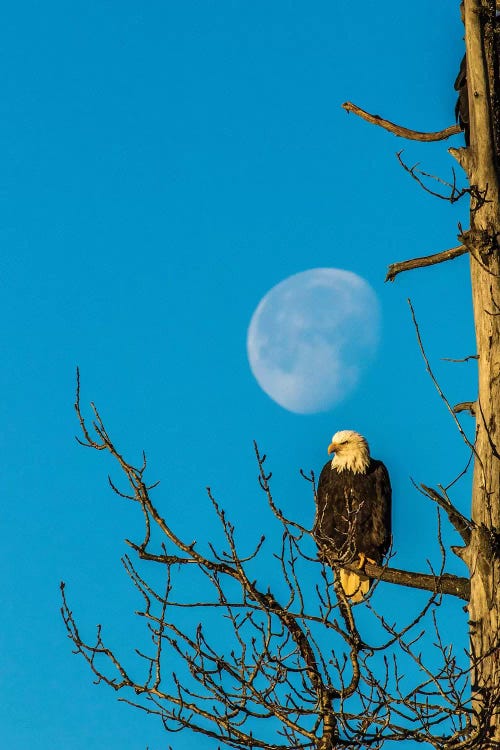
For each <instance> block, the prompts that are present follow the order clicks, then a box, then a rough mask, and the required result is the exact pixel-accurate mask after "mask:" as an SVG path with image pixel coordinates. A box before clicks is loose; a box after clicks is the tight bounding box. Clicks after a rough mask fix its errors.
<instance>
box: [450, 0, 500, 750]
mask: <svg viewBox="0 0 500 750" xmlns="http://www.w3.org/2000/svg"><path fill="white" fill-rule="evenodd" d="M492 6H493V7H492ZM464 23H465V42H466V54H467V87H468V100H469V123H470V145H469V147H468V148H467V149H460V150H459V152H455V153H454V155H455V156H457V158H458V159H459V161H460V163H461V164H462V166H463V167H464V169H465V171H466V172H467V176H468V180H469V185H470V187H471V211H470V231H469V232H467V233H465V236H464V237H463V242H464V245H465V246H466V247H467V249H468V250H469V255H470V268H471V283H472V300H473V306H474V323H475V331H476V340H477V354H478V396H477V405H476V408H475V418H476V441H475V456H474V478H473V491H472V521H473V523H474V526H473V529H472V538H471V543H470V545H468V547H466V548H464V549H463V550H462V553H461V556H462V558H463V559H464V561H465V562H466V563H467V565H468V567H469V570H470V574H471V598H470V604H469V617H470V645H471V656H472V663H473V674H472V690H473V695H474V709H475V711H476V712H477V714H476V720H477V716H479V715H480V714H482V716H483V722H482V723H483V728H482V730H480V737H478V740H479V741H478V743H477V745H478V746H480V747H491V746H495V744H496V743H500V658H499V654H500V651H499V625H500V618H499V613H500V585H499V583H500V561H499V531H500V419H499V417H500V260H499V240H500V205H499V193H500V190H499V175H498V164H497V162H498V158H497V157H498V145H497V144H496V143H495V141H496V138H495V131H496V124H497V122H498V115H499V113H498V101H497V98H498V93H499V92H498V84H497V83H496V79H497V75H498V74H497V72H496V71H497V69H498V59H497V54H496V47H497V44H496V40H495V34H496V31H495V28H496V9H495V2H493V3H491V2H488V1H487V0H464ZM484 720H486V725H485V724H484ZM497 746H498V745H497Z"/></svg>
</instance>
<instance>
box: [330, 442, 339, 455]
mask: <svg viewBox="0 0 500 750" xmlns="http://www.w3.org/2000/svg"><path fill="white" fill-rule="evenodd" d="M336 450H337V446H336V444H335V443H330V445H329V446H328V454H330V453H335V451H336Z"/></svg>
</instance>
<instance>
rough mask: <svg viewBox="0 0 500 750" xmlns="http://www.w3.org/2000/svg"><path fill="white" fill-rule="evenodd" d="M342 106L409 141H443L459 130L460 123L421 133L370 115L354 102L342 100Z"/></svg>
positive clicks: (347, 110) (378, 116)
mask: <svg viewBox="0 0 500 750" xmlns="http://www.w3.org/2000/svg"><path fill="white" fill-rule="evenodd" d="M342 108H343V109H345V111H346V112H353V113H354V114H355V115H358V117H361V118H363V120H366V121H367V122H369V123H371V124H372V125H378V126H379V127H381V128H384V130H388V131H389V133H393V134H394V135H397V136H398V137H399V138H406V139H407V140H410V141H423V142H431V141H444V140H446V138H449V137H450V136H451V135H458V133H460V132H461V128H460V125H450V127H449V128H445V129H444V130H437V131H435V132H433V133H423V132H421V131H420V130H410V129H409V128H403V127H402V126H401V125H396V124H395V123H394V122H390V120H384V118H383V117H380V115H372V114H370V113H369V112H365V110H364V109H361V107H358V106H356V104H353V103H352V102H344V104H343V105H342Z"/></svg>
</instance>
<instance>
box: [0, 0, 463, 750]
mask: <svg viewBox="0 0 500 750" xmlns="http://www.w3.org/2000/svg"><path fill="white" fill-rule="evenodd" d="M0 37H1V39H0V56H1V64H2V69H3V75H2V80H3V91H2V98H1V103H0V107H1V108H2V113H1V117H0V137H1V142H2V155H3V156H2V169H1V170H0V193H1V202H0V236H1V244H2V259H1V261H0V286H1V296H0V305H1V317H2V323H3V325H2V329H1V336H2V344H1V350H2V353H3V357H2V367H1V368H0V389H1V392H2V394H3V398H2V406H1V409H2V427H3V429H2V433H1V435H0V441H1V449H2V456H3V459H2V460H3V472H2V476H1V480H0V482H1V492H2V497H3V512H2V545H1V551H0V555H1V559H2V569H3V571H4V574H3V576H2V578H1V584H0V585H1V589H2V592H1V594H2V602H3V607H2V610H3V614H2V627H1V628H0V646H1V650H2V661H3V667H2V675H1V677H0V696H1V700H0V724H1V726H2V740H3V744H4V745H5V747H9V750H24V749H25V748H27V747H37V748H40V750H45V748H47V749H48V748H51V749H52V748H54V747H66V748H71V750H80V749H81V750H83V748H85V750H94V749H95V750H97V749H98V748H103V747H106V748H107V749H108V750H114V748H120V750H132V749H134V750H135V748H144V747H146V746H149V747H150V748H160V747H165V746H167V745H168V743H169V741H170V739H169V738H166V737H164V735H163V733H162V731H161V727H159V726H158V725H157V724H156V723H155V722H154V721H153V720H148V719H147V718H146V717H144V716H143V715H141V714H138V713H136V712H134V711H132V710H131V709H129V708H127V707H125V706H122V705H119V704H118V703H117V702H116V696H115V695H114V694H111V691H109V690H107V689H105V688H103V687H95V686H94V685H92V682H91V678H90V674H89V672H88V671H87V670H86V668H85V666H84V664H83V663H82V662H81V661H80V660H78V659H77V658H76V657H73V656H72V655H71V648H70V644H69V642H68V641H67V639H66V636H65V631H64V628H63V625H62V622H61V618H60V615H59V605H60V602H59V591H58V585H59V581H60V580H61V579H64V580H65V581H66V582H67V585H68V595H69V597H70V601H71V604H72V606H73V608H74V609H75V612H76V613H77V614H78V616H79V618H80V621H81V623H82V626H87V627H88V628H89V631H88V632H91V631H90V628H92V627H93V626H94V625H95V624H96V623H97V622H102V623H103V624H104V625H105V627H106V629H107V632H110V634H112V633H113V623H114V622H116V621H117V620H118V619H120V620H121V621H124V622H128V621H129V620H130V622H132V621H133V610H134V608H135V607H136V606H137V602H136V600H135V599H134V597H133V595H132V593H131V590H130V586H129V584H128V581H127V579H126V576H125V574H124V572H123V570H122V569H121V565H120V562H119V558H120V555H121V554H123V552H124V551H125V546H124V544H123V539H124V538H125V537H134V536H135V538H138V537H139V535H140V532H141V527H140V517H139V513H138V512H137V509H135V508H134V507H132V506H129V505H127V504H125V503H120V502H119V501H118V499H117V498H115V497H113V496H112V494H111V493H110V492H109V490H108V489H107V486H106V475H107V471H108V470H109V465H108V464H107V463H106V461H105V460H103V458H102V457H101V456H99V455H97V454H95V455H94V454H92V453H91V452H89V451H86V450H84V449H83V448H80V447H78V446H77V444H76V442H75V440H74V435H75V433H76V432H77V426H78V425H77V422H76V419H75V415H74V412H73V401H74V387H75V368H76V366H77V365H79V366H80V368H81V376H82V399H83V402H84V403H87V402H88V401H90V400H94V401H95V402H96V403H97V405H98V406H99V407H100V409H101V412H102V415H103V417H104V418H105V421H106V424H107V426H108V429H109V431H110V433H111V435H112V436H113V437H114V438H115V440H116V442H117V444H118V445H119V447H120V448H121V449H122V450H123V451H124V452H126V453H128V455H129V456H130V457H131V458H132V459H133V460H136V458H137V457H138V456H139V455H140V451H141V450H142V449H143V448H144V449H145V450H146V451H147V453H148V456H149V461H150V466H151V478H152V479H154V480H156V479H160V480H161V486H160V488H159V489H158V491H157V495H156V501H157V503H158V505H159V506H160V507H161V508H162V510H163V512H164V513H165V514H166V515H168V514H169V513H170V514H171V517H172V518H173V519H175V523H176V524H177V528H179V529H180V530H182V531H183V532H185V533H186V534H188V535H191V536H197V535H199V534H203V533H205V531H206V529H210V528H211V523H212V522H211V520H210V518H211V516H210V514H209V512H208V506H207V500H206V497H205V494H204V488H205V486H206V485H210V486H211V487H212V488H213V490H214V493H215V494H216V496H217V498H218V499H219V500H220V502H221V503H222V504H223V505H224V507H225V508H226V509H227V511H228V513H229V514H230V515H231V516H232V517H233V518H234V520H235V521H236V523H238V520H240V522H241V523H243V524H244V525H245V528H246V529H248V535H249V538H250V537H251V536H252V534H255V535H258V534H260V532H261V531H262V526H263V524H265V518H266V517H267V516H266V515H265V508H264V506H263V503H262V500H261V499H260V497H259V494H258V488H257V483H256V467H255V462H254V459H253V453H252V450H253V449H252V440H253V439H256V440H257V441H258V442H259V444H260V445H261V447H262V449H263V450H265V451H266V453H267V454H268V456H269V462H270V468H272V469H273V471H274V490H275V494H276V497H277V499H278V500H279V504H280V506H281V507H283V508H284V509H285V508H286V511H287V512H288V514H289V515H295V516H296V517H297V518H298V519H300V520H302V521H303V522H304V523H310V522H312V517H313V512H314V511H313V507H312V503H311V498H310V494H308V493H307V491H306V490H305V489H304V483H303V480H300V477H299V476H298V470H299V468H304V469H306V470H308V469H311V468H313V469H315V470H316V471H318V470H319V469H320V468H321V466H322V465H323V463H324V461H325V460H326V458H327V456H326V446H327V444H328V442H329V439H330V437H331V435H332V433H333V432H335V431H336V430H337V429H343V428H354V429H358V430H359V431H360V432H362V433H363V434H365V435H366V436H367V438H368V439H369V442H370V444H371V446H372V450H373V453H374V455H376V456H377V457H380V458H383V459H384V461H385V462H386V464H387V465H388V467H389V469H390V472H391V477H392V481H393V488H394V504H395V510H394V535H395V548H396V550H397V553H398V557H397V563H398V565H399V566H400V567H404V566H405V565H406V566H408V567H410V568H414V569H419V568H420V569H423V568H424V567H425V560H426V559H427V558H433V557H434V556H435V549H436V543H435V540H434V537H433V531H432V530H433V529H434V509H433V508H430V507H429V504H427V503H426V501H424V500H423V498H421V497H420V496H419V495H417V493H416V492H415V491H414V490H413V488H412V487H411V484H410V480H409V477H410V476H412V477H414V478H415V479H416V480H418V481H423V482H425V483H427V484H437V483H442V484H447V483H448V482H450V481H451V480H452V479H453V478H454V477H455V476H456V475H457V474H458V472H459V471H460V470H461V469H462V468H463V466H464V465H465V462H466V460H467V457H468V456H467V452H466V449H465V447H464V445H463V443H462V442H461V438H460V436H459V435H458V433H457V431H456V429H455V427H454V426H453V424H452V421H451V418H450V416H449V415H448V414H447V413H446V410H445V408H444V407H443V405H442V403H441V402H440V399H439V397H438V395H437V393H436V392H435V390H434V388H433V386H432V383H431V382H430V380H429V378H428V376H427V375H426V373H425V368H424V365H423V362H422V359H421V356H420V353H419V351H418V347H417V343H416V339H415V333H414V330H413V328H412V324H411V318H410V314H409V310H408V305H407V302H406V300H407V297H411V299H412V301H413V304H414V307H415V311H416V315H417V318H418V321H419V324H420V326H421V333H422V336H423V339H424V343H425V345H426V348H427V352H428V355H429V357H430V359H431V361H432V363H433V365H434V366H435V370H436V374H437V375H438V376H439V378H440V380H441V383H442V386H443V388H444V389H445V391H446V393H447V395H448V396H449V399H450V401H451V402H452V403H455V402H457V401H462V400H468V399H471V398H474V395H475V367H474V363H468V364H450V363H447V362H444V361H442V359H441V358H443V357H456V358H459V357H464V356H466V355H469V354H472V353H474V339H473V327H472V316H471V310H470V289H469V279H468V265H467V259H466V258H464V257H462V258H460V259H458V260H456V261H454V262H453V263H452V264H447V265H443V266H440V267H436V268H433V269H428V270H422V271H420V272H416V273H411V274H406V275H404V276H402V277H400V278H399V279H398V280H397V281H396V282H395V283H394V284H391V285H388V284H384V276H385V271H386V267H387V265H388V264H389V263H390V262H393V261H397V260H402V259H405V258H410V257H413V256H418V255H425V254H428V253H432V252H437V251H439V250H442V249H445V248H448V247H452V246H454V245H455V244H457V240H456V234H457V224H458V222H462V223H463V225H464V227H466V226H467V206H466V203H465V202H463V203H459V204H458V205H456V206H450V205H449V204H448V203H446V202H443V201H439V200H436V199H433V198H432V197H430V196H429V195H426V194H425V193H423V192H422V191H421V190H420V189H419V188H418V187H417V185H416V184H415V183H414V182H412V181H411V179H410V178H409V176H408V175H406V174H405V173H403V171H402V169H401V167H400V166H399V165H398V163H397V160H396V158H395V152H396V151H397V150H399V149H401V148H404V149H405V158H406V159H407V160H408V162H410V163H414V162H416V161H420V162H421V163H422V168H424V169H426V171H429V172H432V173H436V174H439V175H440V176H442V177H444V178H449V177H450V176H451V169H452V167H453V166H454V162H453V160H452V159H451V157H450V156H449V155H448V154H447V152H446V147H447V144H443V143H441V144H433V145H424V144H411V143H406V142H403V141H401V140H400V139H396V138H395V137H394V136H391V135H389V134H387V133H385V132H383V131H382V130H381V129H378V128H374V127H372V126H369V125H368V124H366V123H364V122H362V121H360V120H358V119H356V118H355V117H354V116H352V115H350V116H348V115H347V114H346V113H345V112H344V111H343V110H342V109H341V104H342V102H343V101H345V100H346V99H350V100H352V101H354V102H355V103H357V104H359V105H360V106H362V107H365V108H366V109H367V110H369V111H372V112H376V113H379V114H381V115H383V116H384V117H387V118H389V119H392V120H394V121H397V122H399V123H400V124H403V125H406V126H409V127H413V128H415V129H422V130H437V129H440V128H443V127H446V126H448V125H450V124H452V122H453V110H454V103H455V101H454V99H455V97H454V92H453V81H454V78H455V72H456V69H457V67H458V64H459V61H460V58H461V54H462V49H463V47H462V45H463V43H462V41H461V37H462V28H461V24H460V19H459V13H458V3H457V2H440V3H436V2H435V0H421V2H420V3H418V4H410V5H408V4H401V3H400V2H396V0H388V1H387V2H386V3H384V4H383V5H381V4H380V3H375V2H367V3H365V4H364V5H363V6H362V13H360V12H359V10H358V8H355V7H354V6H353V5H352V4H348V3H340V2H323V0H318V2H315V3H305V2H292V0H288V1H285V0H273V1H272V2H261V1H260V0H257V1H254V2H251V3H250V2H242V1H239V2H236V1H230V0H220V1H219V2H209V1H208V0H205V1H204V2H202V1H201V0H199V1H198V2H195V1H194V0H183V1H182V2H176V3H174V2H169V1H168V0H167V2H157V1H156V0H152V1H151V2H149V3H138V2H131V1H129V0H122V2H119V3H118V2H116V1H113V2H111V1H110V0H101V2H86V3H83V2H80V1H79V0H75V1H74V2H72V3H63V2H49V3H39V2H35V0H31V1H28V2H23V1H22V0H21V1H20V2H18V3H11V4H9V6H8V7H7V6H6V7H5V9H4V12H3V19H2V24H1V28H0ZM452 143H453V145H459V144H460V143H461V139H460V137H458V138H455V139H454V141H453V142H450V143H449V145H452ZM457 172H459V170H458V168H457ZM459 177H460V175H459ZM315 267H337V268H342V269H345V270H349V271H353V272H355V273H358V274H360V275H361V276H363V277H364V278H365V279H366V280H367V281H368V282H369V283H370V284H371V286H372V287H373V289H374V290H375V292H376V293H377V295H378V297H379V302H380V305H381V310H382V333H381V336H382V339H381V344H380V347H379V351H378V355H377V357H376V358H375V360H374V361H373V362H372V363H371V365H370V368H369V369H368V371H367V372H366V374H365V376H364V378H363V380H362V382H361V384H360V386H359V387H358V389H357V390H356V391H355V392H353V393H352V394H351V395H350V396H349V397H348V398H347V399H346V400H345V401H344V402H342V403H341V404H340V405H338V406H337V407H336V408H335V409H332V410H331V411H329V412H326V413H321V414H317V415H312V416H311V415H310V416H303V415H302V416H301V415H297V414H292V413H290V412H287V411H285V410H283V409H282V408H281V407H279V406H278V405H277V404H275V403H274V402H273V401H271V400H270V399H269V398H268V396H266V395H265V394H264V393H263V392H262V391H261V390H260V388H259V387H258V385H257V383H256V381H255V379H254V378H253V376H252V374H251V372H250V370H249V367H248V363H247V358H246V349H245V338H246V330H247V326H248V323H249V321H250V318H251V315H252V313H253V311H254V309H255V307H256V306H257V304H258V302H259V300H260V299H261V298H262V297H263V295H264V294H265V293H266V292H267V291H268V290H269V289H270V288H271V287H272V286H274V285H275V284H277V283H279V282H280V281H282V280H283V279H285V278H287V277H288V276H290V275H291V274H294V273H298V272H300V271H303V270H306V269H309V268H315ZM467 419H468V418H467V417H464V425H466V427H467V428H468V429H469V431H470V428H471V427H472V424H471V423H469V422H468V421H467ZM469 483H470V478H466V479H465V480H464V481H463V482H462V483H461V484H460V485H459V487H458V488H457V489H456V490H455V492H454V499H455V500H456V502H457V504H458V505H459V506H460V507H461V508H462V509H463V510H464V511H467V508H468V487H469ZM306 489H307V488H306ZM261 511H262V515H261ZM450 540H452V541H453V543H456V541H457V540H456V539H455V538H454V537H452V536H450ZM449 567H450V569H451V570H452V571H454V572H459V573H461V574H463V573H464V571H463V569H462V568H461V567H460V564H459V563H458V562H456V563H455V562H454V561H453V560H450V566H449ZM382 595H383V596H385V597H386V598H387V602H388V606H393V607H395V608H396V609H397V608H398V607H399V608H400V606H401V605H400V602H401V601H402V600H401V599H399V598H398V597H400V594H398V592H397V591H396V590H395V589H394V588H391V587H389V586H385V587H384V588H383V592H382V587H379V591H378V592H377V596H382ZM462 626H463V627H464V628H465V622H462V623H457V626H456V627H457V628H458V629H459V628H461V627H462ZM134 628H135V626H134V625H132V624H131V625H130V632H135V631H134ZM117 637H118V636H117ZM121 637H122V639H123V640H124V642H125V641H126V639H125V638H124V637H123V635H122V636H121ZM128 645H129V644H128ZM174 740H175V742H174V743H172V744H174V747H175V748H179V749H180V748H184V747H189V746H191V739H190V738H189V737H187V736H186V737H183V736H179V735H177V736H176V737H175V738H174ZM196 746H197V747H200V748H204V747H205V746H206V747H209V746H210V745H209V744H208V743H207V744H206V745H205V744H204V740H203V739H200V738H198V739H197V744H196Z"/></svg>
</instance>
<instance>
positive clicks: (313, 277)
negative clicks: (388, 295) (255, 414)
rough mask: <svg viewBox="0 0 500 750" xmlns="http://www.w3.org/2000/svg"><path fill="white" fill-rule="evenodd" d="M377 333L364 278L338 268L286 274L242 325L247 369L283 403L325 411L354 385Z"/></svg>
mask: <svg viewBox="0 0 500 750" xmlns="http://www.w3.org/2000/svg"><path fill="white" fill-rule="evenodd" d="M379 337H380V306H379V302H378V299H377V295H376V294H375V292H374V291H373V289H372V288H371V286H370V285H369V284H368V282H367V281H365V279H363V278H362V277H361V276H358V275H357V274H355V273H352V272H351V271H344V270H342V269H339V268H312V269H310V270H308V271H302V272H301V273H297V274H294V275H293V276H289V277H288V278H287V279H285V280H284V281H281V282H280V283H279V284H277V285H276V286H274V287H273V288H272V289H271V290H270V291H269V292H267V294H266V295H265V296H264V297H263V298H262V299H261V301H260V302H259V304H258V305H257V308H256V309H255V312H254V313H253V315H252V319H251V321H250V325H249V327H248V333H247V354H248V361H249V364H250V369H251V370H252V373H253V375H254V376H255V378H256V380H257V382H258V384H259V385H260V387H261V388H262V390H263V391H265V393H267V395H268V396H270V397H271V398H272V399H273V400H274V401H275V402H276V403H277V404H279V405H280V406H282V407H283V408H284V409H288V411H291V412H295V413H297V414H314V413H317V412H321V411H328V410H330V409H331V408H332V407H334V406H335V405H336V404H338V403H339V402H340V401H342V400H343V399H345V398H346V397H347V396H348V395H349V394H350V393H352V392H353V390H354V389H355V388H356V386H357V385H358V383H359V381H360V378H361V376H362V373H363V371H364V370H365V369H366V368H367V366H368V365H369V364H370V362H371V361H372V360H373V358H374V356H375V353H376V351H377V347H378V342H379Z"/></svg>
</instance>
